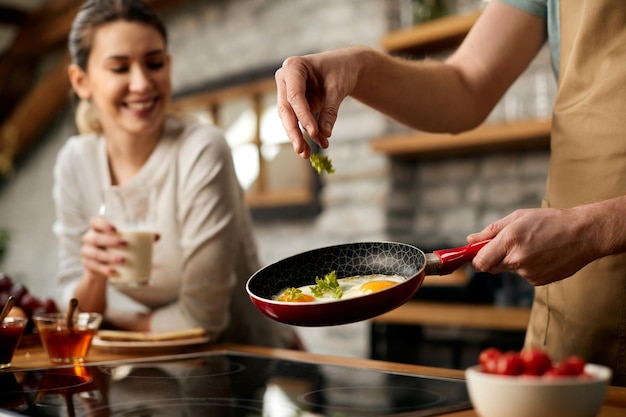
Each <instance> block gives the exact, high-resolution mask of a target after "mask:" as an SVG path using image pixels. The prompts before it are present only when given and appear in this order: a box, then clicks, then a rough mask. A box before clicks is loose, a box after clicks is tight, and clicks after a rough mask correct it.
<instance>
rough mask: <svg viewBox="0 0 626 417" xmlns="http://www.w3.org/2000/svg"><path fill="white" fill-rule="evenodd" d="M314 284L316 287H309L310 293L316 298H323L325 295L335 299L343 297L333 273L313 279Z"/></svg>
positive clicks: (335, 274)
mask: <svg viewBox="0 0 626 417" xmlns="http://www.w3.org/2000/svg"><path fill="white" fill-rule="evenodd" d="M315 283H316V284H317V285H314V286H313V287H311V292H312V293H313V295H314V296H316V297H318V298H320V297H323V296H324V294H326V293H328V294H330V295H331V296H332V297H333V298H336V299H340V298H341V296H342V295H343V290H342V289H341V286H340V285H339V283H338V282H337V273H336V272H335V271H331V272H329V273H328V274H326V275H324V278H320V277H315Z"/></svg>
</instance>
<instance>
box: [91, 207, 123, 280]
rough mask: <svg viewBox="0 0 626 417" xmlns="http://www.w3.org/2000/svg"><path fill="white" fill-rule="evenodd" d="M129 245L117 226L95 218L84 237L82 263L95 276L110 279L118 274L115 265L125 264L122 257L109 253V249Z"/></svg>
mask: <svg viewBox="0 0 626 417" xmlns="http://www.w3.org/2000/svg"><path fill="white" fill-rule="evenodd" d="M127 244H128V243H127V242H126V241H125V240H124V239H123V238H122V237H121V236H120V235H119V234H118V233H117V230H116V228H115V226H113V225H112V224H111V223H110V222H109V221H108V220H106V219H104V218H103V217H93V218H91V220H90V221H89V230H88V231H87V233H85V234H84V235H83V247H82V249H81V255H82V263H83V266H84V267H85V269H86V271H87V272H88V273H90V274H92V275H94V276H99V277H110V276H115V274H116V273H117V272H116V270H115V265H119V264H121V263H124V261H125V259H124V257H123V256H122V255H119V254H114V253H112V252H110V251H107V249H108V248H113V247H118V248H119V247H125V246H126V245H127Z"/></svg>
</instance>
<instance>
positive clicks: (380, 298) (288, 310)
mask: <svg viewBox="0 0 626 417" xmlns="http://www.w3.org/2000/svg"><path fill="white" fill-rule="evenodd" d="M488 242H489V241H488V240H486V241H482V242H478V243H474V244H470V245H466V246H462V247H458V248H451V249H442V250H437V251H434V252H433V253H424V252H422V251H421V250H420V249H418V248H417V247H415V246H412V245H408V244H405V243H394V242H360V243H348V244H343V245H337V246H329V247H324V248H320V249H314V250H311V251H308V252H303V253H300V254H298V255H294V256H291V257H289V258H286V259H283V260H280V261H278V262H276V263H273V264H271V265H268V266H266V267H264V268H262V269H260V270H259V271H257V272H256V273H254V275H252V276H251V277H250V279H249V280H248V282H247V284H246V291H247V292H248V295H249V296H250V299H251V300H252V302H253V303H254V305H255V306H256V307H257V308H258V309H259V310H261V311H262V312H263V313H264V314H265V315H266V316H268V317H270V318H272V319H274V320H277V321H280V322H283V323H287V324H291V325H295V326H332V325H337V324H347V323H353V322H357V321H361V320H366V319H370V318H372V317H376V316H378V315H380V314H383V313H386V312H387V311H390V310H393V309H394V308H396V307H399V306H400V305H402V304H404V303H405V302H406V301H408V300H409V299H410V298H411V297H413V295H414V294H415V292H416V291H417V290H418V289H419V287H420V286H421V285H422V282H423V281H424V276H425V275H447V274H450V273H451V272H453V271H455V270H456V269H458V268H459V267H460V266H462V265H463V264H465V263H466V262H468V261H470V260H472V259H473V258H474V256H475V255H476V253H478V251H479V250H480V249H481V248H482V247H483V246H484V245H485V244H487V243H488ZM331 271H336V273H337V278H346V277H351V276H355V275H371V274H383V275H400V276H402V277H404V278H405V280H404V281H403V282H401V283H399V284H397V285H394V286H393V287H390V288H387V289H384V290H382V291H378V292H374V293H371V294H368V295H363V296H360V297H356V298H347V299H339V300H336V301H327V302H323V303H316V302H304V303H302V302H301V303H294V302H286V301H276V300H275V298H276V296H277V295H278V294H279V293H280V292H281V291H282V290H284V289H285V288H290V287H295V288H298V287H302V286H305V285H315V277H323V276H324V275H325V274H328V273H329V272H331Z"/></svg>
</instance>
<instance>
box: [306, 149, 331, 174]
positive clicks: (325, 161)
mask: <svg viewBox="0 0 626 417" xmlns="http://www.w3.org/2000/svg"><path fill="white" fill-rule="evenodd" d="M309 160H310V161H311V166H312V167H313V168H315V170H316V171H317V174H318V175H320V174H321V173H322V171H326V172H328V173H329V174H332V173H333V172H335V168H333V162H332V161H331V160H330V159H329V158H328V157H327V156H325V155H322V154H321V153H314V154H313V155H311V156H310V157H309Z"/></svg>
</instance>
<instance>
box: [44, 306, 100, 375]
mask: <svg viewBox="0 0 626 417" xmlns="http://www.w3.org/2000/svg"><path fill="white" fill-rule="evenodd" d="M33 320H34V321H35V325H36V326H37V332H38V333H39V337H40V338H41V343H42V344H43V347H44V348H45V349H46V352H47V353H48V357H49V358H50V360H51V361H52V362H55V363H75V362H83V361H84V360H85V357H87V353H88V352H89V348H90V347H91V342H92V340H93V337H94V336H95V335H96V333H97V332H98V329H99V328H100V324H101V323H102V314H100V313H93V312H91V313H88V312H81V313H77V314H75V315H74V317H73V318H72V319H71V320H68V319H67V317H66V316H65V314H63V313H48V314H41V315H35V316H33Z"/></svg>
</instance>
